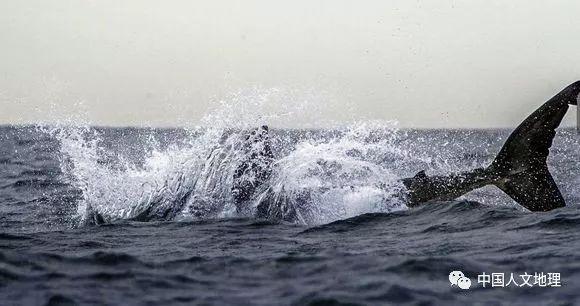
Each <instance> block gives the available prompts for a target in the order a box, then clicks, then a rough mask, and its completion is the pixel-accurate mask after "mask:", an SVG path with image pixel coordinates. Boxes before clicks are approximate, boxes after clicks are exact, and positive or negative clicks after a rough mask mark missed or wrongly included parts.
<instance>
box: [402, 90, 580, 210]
mask: <svg viewBox="0 0 580 306" xmlns="http://www.w3.org/2000/svg"><path fill="white" fill-rule="evenodd" d="M579 93H580V81H578V82H575V83H573V84H571V85H570V86H568V87H566V88H565V89H564V90H562V91H561V92H560V93H558V94H557V95H556V96H554V97H553V98H551V99H550V100H548V102H546V103H545V104H544V105H542V106H541V107H540V108H538V109H537V110H536V111H535V112H533V113H532V114H531V115H530V116H529V117H528V118H526V120H524V121H523V122H522V123H521V124H520V125H519V126H518V127H517V128H516V129H515V130H514V131H513V132H512V134H511V135H510V136H509V138H508V139H507V141H506V142H505V144H504V146H503V148H502V149H501V151H500V152H499V154H498V155H497V157H496V159H495V160H494V161H493V162H492V163H491V165H490V166H489V167H487V168H479V169H475V170H473V171H468V172H464V173H459V174H452V175H447V176H431V177H430V176H426V175H425V172H424V171H421V172H419V173H418V174H417V175H416V176H415V177H412V178H407V179H404V180H403V183H404V184H405V186H406V187H407V189H408V190H409V199H408V205H409V206H416V205H419V204H422V203H426V202H429V201H447V200H453V199H455V198H457V197H460V196H462V195H463V194H465V193H467V192H469V191H472V190H474V189H477V188H480V187H483V186H486V185H495V186H497V187H498V188H500V189H501V190H503V191H504V192H505V193H507V194H508V195H509V196H510V197H511V198H512V199H514V200H515V201H516V202H518V203H519V204H520V205H522V206H523V207H525V208H527V209H529V210H531V211H549V210H552V209H556V208H559V207H563V206H565V205H566V203H565V202H564V198H563V197H562V194H561V193H560V190H559V189H558V186H557V185H556V183H555V182H554V179H553V178H552V175H551V174H550V171H549V170H548V165H547V164H546V160H547V158H548V154H549V152H550V151H549V150H550V147H551V146H552V141H553V140H554V136H555V135H556V128H557V127H558V126H559V125H560V123H561V122H562V119H563V118H564V115H565V114H566V111H567V110H568V105H569V104H570V105H577V98H578V94H579Z"/></svg>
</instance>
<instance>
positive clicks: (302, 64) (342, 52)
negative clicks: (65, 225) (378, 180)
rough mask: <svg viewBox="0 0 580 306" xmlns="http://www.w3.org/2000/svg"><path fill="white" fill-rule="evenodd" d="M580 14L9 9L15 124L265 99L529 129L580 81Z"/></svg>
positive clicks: (77, 0)
mask: <svg viewBox="0 0 580 306" xmlns="http://www.w3.org/2000/svg"><path fill="white" fill-rule="evenodd" d="M579 13H580V2H579V1H574V0H570V1H564V0H551V1H539V0H511V1H490V0H473V1H451V0H431V1H419V0H418V1H410V0H400V1H397V0H392V1H383V0H380V1H378V0H377V1H371V0H367V1H354V0H351V1H341V0H328V1H319V0H292V1H290V0H287V1H278V0H263V1H261V0H239V1H235V0H229V1H224V0H207V1H193V0H190V1H158V0H157V1H150V0H94V1H89V0H83V1H81V0H74V1H73V0H58V1H56V0H55V1H47V0H2V1H0V42H1V47H0V107H1V108H0V123H27V122H35V121H38V120H43V121H46V120H49V121H50V120H57V119H59V118H58V117H59V116H64V115H66V114H69V113H78V112H81V111H82V112H83V114H84V116H86V117H87V118H88V119H89V121H90V122H91V123H93V124H99V125H154V126H171V125H181V124H183V122H189V123H194V124H195V123H196V122H198V120H199V119H200V118H201V116H203V114H205V113H206V112H207V110H208V108H210V107H212V106H213V105H215V103H216V101H218V100H220V99H222V98H225V97H227V96H228V95H229V94H231V93H232V92H234V91H236V90H238V89H244V88H251V87H254V86H259V87H261V88H266V89H268V88H273V87H275V88H291V89H292V90H293V91H294V92H301V91H304V92H323V93H324V95H322V96H323V97H322V98H320V100H319V101H318V102H317V103H319V104H320V105H321V106H322V109H323V110H324V109H325V108H326V110H327V112H323V115H322V116H323V117H324V118H327V119H333V120H343V119H344V118H347V117H348V118H355V119H396V120H398V121H399V122H400V124H401V125H402V126H415V127H507V126H514V125H516V124H517V123H519V122H520V121H521V120H522V119H523V117H524V116H526V115H527V114H529V113H530V112H531V111H532V110H533V109H534V108H535V107H536V106H538V105H540V104H541V103H542V102H543V101H545V100H546V99H547V98H549V97H551V96H552V95H553V94H555V93H556V92H557V91H558V90H560V89H561V88H563V87H564V86H565V85H567V84H568V83H571V82H572V81H575V80H576V79H579V78H580V39H578V37H579V33H580V15H579ZM305 95H306V94H305ZM325 99H328V100H329V101H333V102H332V103H327V101H325ZM79 101H82V102H83V106H78V105H77V103H78V102H79ZM291 102H292V101H288V103H291ZM49 104H53V105H55V106H52V107H50V106H49ZM346 105H350V107H347V106H346ZM353 106H354V107H353ZM51 108H52V109H51ZM573 118H575V116H574V115H573V114H571V115H569V116H568V119H567V120H568V123H572V122H573ZM297 122H298V121H297ZM273 123H274V124H275V123H276V122H273Z"/></svg>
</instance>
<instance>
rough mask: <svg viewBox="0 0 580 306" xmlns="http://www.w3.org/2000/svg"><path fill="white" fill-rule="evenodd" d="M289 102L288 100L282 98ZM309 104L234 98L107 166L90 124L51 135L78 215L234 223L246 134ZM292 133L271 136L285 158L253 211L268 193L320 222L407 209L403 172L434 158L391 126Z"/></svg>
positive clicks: (257, 94)
mask: <svg viewBox="0 0 580 306" xmlns="http://www.w3.org/2000/svg"><path fill="white" fill-rule="evenodd" d="M309 98H312V97H310V96H309ZM284 99H287V102H288V103H281V102H280V101H281V100H284ZM297 101H299V103H298V102H297ZM310 104H312V105H320V101H311V100H309V99H303V98H301V99H295V98H291V97H290V96H289V94H288V93H286V92H283V91H280V90H279V89H275V90H266V91H260V90H255V89H254V90H252V91H250V92H249V94H248V93H246V95H243V94H238V95H234V98H232V100H230V101H227V102H224V101H221V102H220V106H219V107H217V108H216V109H215V110H214V111H212V112H211V113H210V114H208V115H207V116H205V117H204V119H203V120H202V126H201V127H196V128H194V129H192V130H190V131H189V133H188V135H189V136H188V141H187V142H186V145H181V146H177V145H172V146H169V147H166V148H164V149H159V148H156V146H155V140H154V139H151V140H150V141H149V143H147V144H146V145H148V146H149V147H150V148H151V149H150V150H149V153H148V154H147V156H146V157H145V159H144V162H143V163H142V164H139V163H136V162H132V161H131V159H130V158H127V157H126V156H122V155H116V156H113V157H114V158H115V160H116V162H115V163H114V164H115V166H112V164H111V163H109V162H103V160H105V158H104V157H109V158H110V157H111V155H115V154H114V153H113V152H109V151H107V149H105V146H104V145H103V136H102V135H100V134H99V133H98V132H97V131H96V130H94V129H92V128H89V127H71V126H68V125H67V126H56V127H53V128H45V130H46V131H47V132H48V133H50V134H51V135H52V136H54V137H56V138H57V139H58V140H59V141H60V145H61V147H60V151H61V153H62V158H61V167H62V169H63V172H64V173H65V174H66V175H67V178H68V180H69V183H71V184H73V185H74V186H75V187H77V188H78V189H79V190H81V191H82V195H83V196H82V200H81V201H80V202H79V203H78V214H79V216H80V218H89V217H91V216H90V213H91V211H96V212H98V213H99V214H100V215H101V216H103V217H104V218H105V219H106V221H114V220H119V219H128V218H134V217H135V216H138V215H139V214H140V213H142V212H143V211H146V210H152V211H154V212H156V211H159V212H160V214H163V212H167V211H170V212H171V213H173V214H174V217H172V219H204V218H222V217H235V216H237V213H236V209H235V206H234V205H233V200H232V195H231V188H232V185H233V173H234V171H235V168H236V165H237V163H238V161H239V156H238V154H239V153H238V152H239V150H238V148H239V146H240V139H241V137H240V132H239V131H243V130H244V129H247V128H250V127H255V126H257V125H260V124H264V123H266V124H268V123H270V122H271V120H274V119H275V121H276V122H280V121H285V120H286V121H291V120H292V118H293V117H295V116H300V115H301V114H304V115H305V116H306V115H308V116H312V115H313V113H314V112H312V111H311V110H312V109H314V107H309V105H310ZM232 128H233V129H234V130H233V132H232ZM235 131H238V132H235ZM291 134H292V133H281V134H280V135H278V136H275V135H273V136H272V137H273V138H274V139H273V143H274V144H275V146H276V145H277V146H279V147H278V148H276V147H275V148H274V150H275V151H278V152H282V153H280V154H281V156H277V157H278V160H277V162H276V163H275V164H274V172H273V175H272V177H271V180H270V182H269V186H268V188H265V190H262V192H261V193H260V194H257V196H256V199H255V200H254V202H253V205H252V206H253V208H254V209H257V206H258V204H259V202H260V200H263V199H264V198H265V197H269V198H272V199H275V202H279V203H277V204H278V205H280V206H281V207H283V206H286V207H289V206H291V207H292V208H294V209H295V211H296V214H297V216H296V218H295V219H294V222H299V223H305V224H320V223H326V222H331V221H334V220H338V219H343V218H348V217H352V216H356V215H359V214H362V213H368V212H391V211H396V210H401V209H405V208H406V206H405V205H404V198H403V197H401V195H402V194H403V193H404V187H403V185H402V183H400V182H399V179H400V178H401V175H402V173H403V171H401V168H403V167H405V166H406V165H409V164H413V163H428V162H429V160H428V157H421V156H423V155H421V154H413V156H410V154H409V153H408V151H407V150H406V149H404V148H402V147H400V145H399V144H398V140H399V137H400V132H399V131H398V129H397V128H396V125H395V124H393V123H392V122H387V123H380V122H363V123H353V124H350V125H348V126H346V127H342V128H340V129H338V130H337V131H335V132H334V133H329V134H328V135H325V136H324V137H320V136H313V135H314V134H313V133H308V132H301V133H299V132H296V133H294V134H292V135H291ZM224 135H226V136H224ZM241 135H243V132H241ZM417 156H419V157H417Z"/></svg>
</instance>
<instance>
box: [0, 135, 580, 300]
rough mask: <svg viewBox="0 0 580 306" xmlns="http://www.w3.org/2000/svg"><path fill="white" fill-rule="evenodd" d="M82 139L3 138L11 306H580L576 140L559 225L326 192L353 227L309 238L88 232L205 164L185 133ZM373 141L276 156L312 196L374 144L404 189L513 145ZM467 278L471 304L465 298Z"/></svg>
mask: <svg viewBox="0 0 580 306" xmlns="http://www.w3.org/2000/svg"><path fill="white" fill-rule="evenodd" d="M70 130H71V129H68V130H67V129H66V128H64V129H61V130H57V131H55V130H51V131H48V132H47V131H46V129H45V131H44V132H43V131H40V130H38V129H36V128H34V127H20V128H17V127H0V305H387V304H391V305H576V304H579V303H580V254H579V250H580V198H579V195H580V192H578V186H579V184H580V181H579V180H578V175H579V174H580V154H579V153H578V148H579V147H578V141H577V136H576V134H575V132H573V131H571V130H560V131H559V133H558V135H557V137H556V140H555V143H554V146H553V148H552V154H551V156H550V159H549V165H550V169H551V171H552V173H553V175H554V177H555V180H556V182H557V183H558V185H559V186H560V188H561V190H562V193H563V195H564V198H565V199H566V202H567V203H568V206H567V207H565V208H563V209H558V210H555V211H552V212H548V213H530V212H527V211H524V210H522V209H521V208H519V207H518V206H517V205H515V204H514V203H513V202H512V201H511V200H510V199H509V198H508V197H507V196H505V195H503V194H501V192H500V191H498V190H496V189H495V188H493V187H486V188H483V189H481V190H478V191H475V192H472V193H471V194H468V195H467V196H465V197H463V198H461V199H458V200H457V201H453V202H445V203H434V204H429V205H425V206H421V207H418V208H413V209H405V208H404V207H401V206H400V204H397V203H394V204H392V205H391V204H389V203H387V204H388V205H385V203H382V202H381V201H383V202H384V201H385V200H380V201H379V202H381V203H382V204H381V205H378V204H377V203H376V202H377V200H376V198H375V197H369V198H365V195H366V194H368V193H373V192H376V190H374V189H372V190H371V189H369V190H370V191H368V192H367V191H365V190H367V189H364V186H362V185H364V184H363V183H361V181H360V179H358V178H351V176H342V180H343V181H341V182H342V183H344V184H346V185H349V186H352V185H356V186H357V187H356V188H355V187H350V189H348V190H354V189H356V190H357V191H356V192H354V191H353V192H350V193H349V192H345V191H344V190H345V189H344V188H341V187H340V186H339V187H336V189H332V188H331V189H330V191H328V189H325V190H326V193H325V197H323V198H321V199H323V200H320V203H319V204H320V205H323V204H324V205H327V206H328V205H330V206H328V207H331V208H332V207H335V208H336V209H337V211H338V212H337V213H336V214H334V213H330V214H328V211H329V210H331V209H327V210H325V211H326V213H323V212H321V213H320V214H321V216H318V217H319V218H318V217H317V218H318V219H316V218H315V219H311V220H310V221H309V222H306V223H283V222H276V221H272V220H259V219H254V218H252V217H251V216H236V215H235V214H231V213H229V214H228V213H221V214H219V215H212V216H209V217H207V218H191V217H183V218H180V219H176V220H172V221H164V222H134V221H126V220H123V219H122V218H119V220H118V221H116V222H112V223H110V224H105V225H90V224H83V223H82V222H81V221H79V220H81V219H82V218H83V216H82V210H79V207H81V206H82V205H83V203H92V204H91V205H101V206H103V207H111V208H110V210H111V211H115V212H117V211H122V209H121V208H119V207H123V205H128V206H130V205H136V204H134V203H137V202H139V203H141V202H142V203H150V202H148V201H149V200H143V199H150V198H151V195H150V194H153V192H152V191H151V190H153V189H155V188H156V189H155V190H156V191H155V192H156V193H155V195H156V196H157V197H158V198H160V199H161V200H163V201H167V202H168V203H170V202H171V198H170V197H169V196H167V194H170V193H166V190H168V189H171V188H173V186H174V185H172V184H173V183H172V182H171V177H172V175H171V173H174V172H175V173H179V174H183V173H187V171H185V170H184V169H183V168H180V167H181V166H180V165H182V164H185V163H186V162H184V161H186V160H187V157H184V156H185V155H188V154H189V153H191V154H197V153H194V152H199V151H200V150H201V151H203V148H200V147H199V146H200V145H199V143H193V144H192V143H191V142H189V141H190V138H192V137H193V138H195V137H196V136H195V135H192V134H191V133H188V132H186V131H183V130H140V129H92V128H84V129H83V130H82V131H81V132H78V133H80V134H78V135H81V136H80V137H77V136H78V135H77V134H75V133H76V132H71V131H70ZM72 130H74V129H72ZM368 130H370V132H369V131H368ZM63 131H64V132H63ZM366 131H367V132H368V133H367V134H365V136H364V137H362V138H356V137H355V139H356V141H355V140H352V139H350V140H348V141H347V140H345V136H341V135H342V134H341V133H340V132H332V131H310V132H308V131H301V132H297V131H274V133H273V140H274V143H273V145H274V149H275V151H276V152H275V153H276V155H277V157H279V158H283V157H287V158H286V159H284V162H283V163H281V164H280V166H279V167H281V169H282V170H280V172H281V173H283V174H280V177H281V178H287V180H285V181H283V182H285V184H287V185H290V184H297V185H300V188H311V187H310V186H313V185H316V184H318V183H312V182H313V180H312V179H311V178H312V177H313V176H314V177H316V175H318V174H315V175H312V174H311V173H310V174H308V175H306V176H304V175H303V176H298V177H299V178H302V179H297V178H296V176H292V175H294V174H295V173H296V171H294V170H295V169H299V168H300V167H301V166H302V165H303V164H304V163H307V162H308V160H315V159H322V160H325V159H326V160H329V159H332V160H334V162H335V163H338V164H340V165H341V167H342V169H350V168H348V167H353V168H352V169H354V170H356V169H359V168H356V167H359V164H356V163H354V162H353V161H352V160H350V159H348V158H347V157H348V156H351V155H352V154H350V153H349V154H350V155H349V154H346V155H341V154H342V153H340V152H342V151H345V150H346V151H348V152H351V151H352V150H351V147H365V146H366V145H367V144H374V145H377V146H371V147H369V148H367V149H368V150H366V151H368V152H371V153H372V154H371V153H369V154H370V155H365V154H363V155H364V156H363V157H360V159H366V160H367V161H368V162H369V163H370V164H376V165H377V166H376V167H378V168H376V169H375V170H376V171H375V172H377V171H378V172H377V173H380V174H381V175H382V174H384V173H386V172H381V171H386V170H385V169H387V170H388V172H389V173H391V174H392V176H393V178H389V179H392V180H395V179H398V178H403V177H408V176H412V175H414V173H416V172H417V171H419V170H423V169H425V170H427V173H428V174H432V173H447V172H452V171H463V170H467V169H471V168H474V167H478V166H482V165H485V164H486V163H488V162H489V161H491V160H492V159H493V158H494V156H495V154H496V153H497V152H498V151H499V149H500V148H501V145H502V143H503V141H504V140H505V139H506V137H507V136H508V134H509V131H507V130H506V131H396V132H392V133H387V134H386V136H388V137H390V138H389V140H388V141H387V142H386V144H387V145H385V143H384V142H380V141H379V142H377V139H376V137H383V136H385V134H384V133H378V135H377V134H375V133H374V131H373V127H367V128H366ZM355 134H356V133H355ZM75 135H77V136H75ZM357 135H358V134H357ZM393 135H394V136H393ZM357 137H358V136H357ZM328 139H331V140H328ZM92 140H98V141H97V142H92ZM353 141H354V142H353ZM196 146H197V147H196ZM380 146H384V147H388V148H387V149H386V151H385V152H382V151H381V152H378V151H376V150H379V151H380ZM192 147H194V149H195V150H193V149H191V148H192ZM365 148H366V147H365ZM188 150H190V151H188ZM196 150H197V151H196ZM349 150H350V151H349ZM153 151H155V152H157V153H155V154H153V153H151V152H153ZM294 151H299V152H300V154H297V155H292V154H293V153H292V152H294ZM366 151H365V152H366ZM188 152H189V153H188ZM203 154H205V153H203ZM203 154H202V155H203ZM345 156H347V157H345ZM180 158H181V159H180ZM341 158H342V159H341ZM127 165H132V166H131V167H129V166H127ZM283 167H287V168H288V169H289V170H288V169H283ZM363 168H364V169H368V168H369V166H368V165H367V164H365V166H364V167H362V168H360V169H363ZM143 169H148V170H143ZM168 169H169V170H168ZM300 169H301V168H300ZM290 170H292V171H290ZM354 170H353V172H356V171H354ZM379 170H380V171H379ZM284 171H286V172H284ZM293 171H294V172H293ZM356 173H358V172H356ZM284 175H286V176H284ZM163 176H166V177H165V178H163ZM353 177H354V176H353ZM307 178H310V179H307ZM349 179H352V180H357V181H356V182H344V180H349ZM367 179H368V177H367ZM137 180H139V183H138V184H133V183H134V181H137ZM158 180H161V181H162V183H159V181H158ZM369 180H370V179H369ZM324 181H328V179H325V180H324ZM317 182H318V181H317ZM298 183H299V184H298ZM334 184H335V185H336V184H338V183H334ZM181 185H183V184H181ZM181 185H180V186H181ZM369 185H372V184H369ZM145 186H147V187H145ZM150 186H156V187H150ZM160 186H163V187H160ZM305 186H306V187H305ZM175 188H177V187H175ZM179 188H186V187H179ZM357 188H358V189H357ZM393 188H395V187H393ZM175 190H178V189H175ZM311 190H312V191H313V192H316V190H317V189H316V188H314V187H312V188H311ZM148 192H149V193H150V194H149V196H144V194H148ZM337 194H338V195H340V197H338V196H337V197H333V196H336V195H337ZM381 199H383V198H381ZM161 200H159V201H161ZM365 201H366V202H365ZM393 201H395V200H393ZM323 202H324V203H323ZM336 203H340V205H342V206H338V204H337V206H332V205H334V204H336ZM226 204H227V203H226ZM315 204H316V203H315ZM351 204H352V205H355V206H356V207H357V208H356V209H354V210H353V209H350V208H349V207H350V206H351ZM107 205H110V206H107ZM144 205H146V204H144ZM389 205H390V206H389ZM225 207H227V205H226V206H225ZM361 207H362V208H361ZM119 215H120V216H121V215H122V213H119ZM454 270H461V271H463V273H464V274H465V275H466V276H467V277H469V278H470V279H471V281H472V283H473V285H472V287H471V289H469V290H461V289H459V288H457V287H452V286H451V284H450V282H449V280H448V275H449V273H450V272H451V271H454ZM483 272H486V273H488V274H491V273H506V274H507V275H509V274H510V273H514V274H516V275H520V274H524V273H528V274H534V272H543V273H560V275H561V287H558V288H556V287H546V288H540V287H538V286H534V287H531V288H530V287H515V286H511V287H507V288H489V285H488V287H487V288H483V287H482V286H481V284H478V283H477V275H478V274H481V273H483Z"/></svg>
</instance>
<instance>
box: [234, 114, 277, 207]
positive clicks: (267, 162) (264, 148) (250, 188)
mask: <svg viewBox="0 0 580 306" xmlns="http://www.w3.org/2000/svg"><path fill="white" fill-rule="evenodd" d="M241 150H242V154H241V156H242V160H240V161H239V164H238V166H237V168H236V170H235V171H234V182H233V186H232V196H233V198H234V202H235V204H236V208H237V210H238V211H239V212H242V211H243V210H244V208H245V206H244V205H243V203H244V202H246V201H248V200H250V199H251V198H252V196H253V195H254V194H255V192H256V190H257V189H258V187H260V186H262V185H263V184H264V183H265V182H266V181H267V180H268V179H269V178H270V175H271V174H272V163H273V161H274V154H272V145H271V143H270V135H269V134H268V126H266V125H263V126H261V127H259V128H255V129H253V130H252V131H251V132H249V133H248V134H247V135H246V137H245V139H244V141H243V143H242V148H241Z"/></svg>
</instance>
